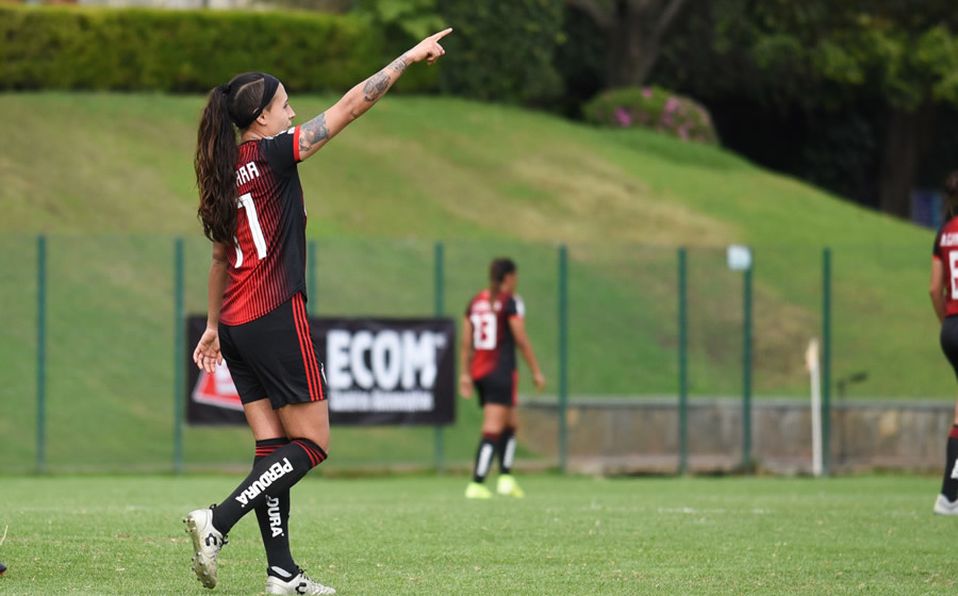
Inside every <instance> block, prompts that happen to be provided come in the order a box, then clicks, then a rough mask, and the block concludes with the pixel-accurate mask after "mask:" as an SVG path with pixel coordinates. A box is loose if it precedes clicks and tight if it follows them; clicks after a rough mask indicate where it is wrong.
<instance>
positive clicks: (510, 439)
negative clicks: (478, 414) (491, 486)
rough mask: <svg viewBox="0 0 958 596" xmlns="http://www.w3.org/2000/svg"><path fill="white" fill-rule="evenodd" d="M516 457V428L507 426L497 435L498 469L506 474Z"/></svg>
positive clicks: (510, 469)
mask: <svg viewBox="0 0 958 596" xmlns="http://www.w3.org/2000/svg"><path fill="white" fill-rule="evenodd" d="M515 458H516V429H514V428H513V427H511V426H507V427H506V428H504V429H503V431H502V435H501V436H500V437H499V471H500V472H501V473H503V474H508V473H510V472H511V471H512V462H513V461H514V460H515Z"/></svg>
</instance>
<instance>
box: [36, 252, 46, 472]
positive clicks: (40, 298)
mask: <svg viewBox="0 0 958 596" xmlns="http://www.w3.org/2000/svg"><path fill="white" fill-rule="evenodd" d="M46 381H47V239H46V236H43V235H40V236H37V461H36V466H37V472H39V473H41V474H42V473H44V472H46V471H47V403H46V402H47V384H46Z"/></svg>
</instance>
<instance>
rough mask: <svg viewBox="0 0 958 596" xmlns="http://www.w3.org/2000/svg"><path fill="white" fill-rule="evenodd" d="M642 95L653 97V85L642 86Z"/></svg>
mask: <svg viewBox="0 0 958 596" xmlns="http://www.w3.org/2000/svg"><path fill="white" fill-rule="evenodd" d="M642 97H644V98H646V99H649V98H650V97H652V87H642Z"/></svg>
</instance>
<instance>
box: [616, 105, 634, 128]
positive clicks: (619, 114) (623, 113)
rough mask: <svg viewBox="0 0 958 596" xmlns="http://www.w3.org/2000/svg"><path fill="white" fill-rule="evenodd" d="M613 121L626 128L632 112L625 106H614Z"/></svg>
mask: <svg viewBox="0 0 958 596" xmlns="http://www.w3.org/2000/svg"><path fill="white" fill-rule="evenodd" d="M615 121H616V122H618V123H619V126H621V127H622V128H628V127H629V126H631V125H632V114H630V113H629V111H628V110H626V109H625V108H616V109H615Z"/></svg>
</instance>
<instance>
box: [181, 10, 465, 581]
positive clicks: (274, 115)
mask: <svg viewBox="0 0 958 596" xmlns="http://www.w3.org/2000/svg"><path fill="white" fill-rule="evenodd" d="M451 31H452V30H451V29H447V30H445V31H442V32H440V33H437V34H435V35H432V36H430V37H427V38H426V39H424V40H423V41H421V42H420V43H419V44H417V45H416V46H415V47H413V48H412V49H411V50H409V51H408V52H406V53H405V54H403V55H402V56H400V57H399V58H396V59H395V60H394V61H393V62H392V63H391V64H389V65H388V66H387V67H385V68H383V69H382V70H381V71H379V72H378V73H376V74H375V75H373V76H372V77H370V78H369V79H368V80H366V81H365V82H363V83H360V84H359V85H356V86H355V87H354V88H353V89H351V90H350V91H349V92H348V93H346V95H344V96H343V97H342V99H340V100H339V101H338V102H337V103H336V104H335V105H333V106H332V107H331V108H329V109H328V110H326V111H325V112H323V113H322V114H320V115H318V116H316V117H315V118H313V119H312V120H310V121H309V122H307V123H305V124H303V125H301V126H292V120H293V118H294V117H295V116H296V114H295V112H293V109H292V107H290V105H289V102H288V97H287V95H286V90H285V89H284V88H283V85H282V83H280V82H279V81H278V80H277V79H276V78H275V77H273V76H271V75H268V74H265V73H256V72H254V73H244V74H240V75H237V76H235V77H233V79H232V80H231V81H230V82H229V83H227V84H225V85H220V86H219V87H217V88H215V89H213V90H212V91H211V92H210V94H209V98H208V101H207V105H206V108H205V109H204V111H203V115H202V118H201V120H200V127H199V134H198V140H197V148H196V158H195V166H196V179H197V185H198V187H199V190H200V207H199V217H200V219H201V220H202V222H203V231H204V233H205V234H206V236H207V237H208V238H209V239H210V240H211V241H212V242H213V262H212V264H211V266H210V274H209V294H208V297H209V311H208V318H207V324H206V331H205V332H204V333H203V337H202V338H201V339H200V341H199V344H198V345H197V346H196V350H195V351H194V353H193V360H194V361H195V362H196V365H197V366H198V367H199V368H201V369H203V370H205V371H206V372H207V373H210V374H212V373H213V372H214V370H215V368H216V366H217V364H219V363H220V362H222V360H223V359H224V358H225V360H226V363H227V366H228V367H229V371H230V375H231V376H232V378H233V381H234V383H235V384H236V389H237V391H238V392H239V395H240V398H241V400H242V402H243V409H244V412H245V414H246V420H247V422H248V423H249V426H250V429H251V430H252V432H253V438H254V439H255V441H256V451H255V459H254V463H253V469H252V471H251V472H250V474H249V476H247V477H246V479H245V480H243V481H242V482H241V483H240V484H239V486H237V487H236V489H235V490H234V491H233V493H232V494H230V495H229V496H227V497H226V499H224V500H223V501H222V502H221V503H220V504H219V505H216V506H214V507H211V508H210V509H197V510H195V511H192V512H190V513H189V514H188V515H187V516H186V518H185V519H184V522H185V523H186V526H187V531H188V532H189V533H190V534H191V537H192V540H193V550H194V557H193V570H194V572H195V573H196V575H197V577H198V579H199V580H200V581H201V582H202V583H203V585H204V586H206V587H207V588H213V587H214V586H215V585H216V567H217V565H216V559H217V556H218V554H219V552H220V549H221V548H222V547H223V545H225V544H226V543H227V540H226V534H227V533H228V532H229V531H230V529H232V527H233V526H234V525H235V524H236V523H237V522H238V521H239V520H240V518H242V517H243V516H244V515H246V514H247V513H249V512H250V511H256V517H257V519H258V520H259V526H260V533H261V535H262V539H263V545H264V547H265V548H266V556H267V578H266V592H267V593H268V594H335V592H336V591H335V590H334V589H332V588H330V587H328V586H324V585H322V584H320V583H318V582H315V581H313V580H311V579H310V578H309V577H308V576H307V575H306V574H305V573H303V571H302V570H301V569H300V568H299V566H297V565H296V563H295V562H294V561H293V558H292V555H291V554H290V550H289V525H288V520H289V489H290V487H292V486H293V485H294V484H296V482H298V481H299V480H300V479H301V478H302V477H303V476H305V475H306V473H307V472H309V470H311V469H312V468H314V467H315V466H317V465H319V464H320V463H322V462H323V461H324V460H325V459H326V450H327V447H328V443H329V411H328V408H327V403H326V387H325V384H326V379H325V374H324V372H323V365H322V363H320V362H319V361H318V360H317V358H316V341H315V335H314V333H313V331H312V329H310V324H309V320H308V318H307V316H306V282H305V272H306V212H305V208H304V202H303V189H302V186H301V185H300V181H299V174H298V171H297V164H298V163H299V162H301V161H303V160H305V159H307V158H308V157H311V156H312V155H314V154H315V153H316V152H317V151H318V150H319V149H321V148H322V147H323V146H324V145H325V144H326V143H328V142H329V140H330V139H332V138H333V137H334V136H336V134H337V133H339V132H340V131H342V130H343V129H344V128H345V127H346V126H347V125H348V124H349V123H350V122H352V121H353V120H355V119H356V118H358V117H360V116H361V115H363V114H364V113H365V112H366V111H367V110H368V109H370V108H371V107H372V106H373V105H374V104H375V103H376V102H377V101H378V100H379V98H380V97H382V96H383V94H384V93H386V91H388V90H389V88H390V87H391V86H392V84H393V83H394V82H395V81H396V80H397V79H398V78H399V77H400V76H401V75H402V74H403V72H404V71H405V70H406V67H407V66H409V65H410V64H413V63H416V62H420V61H422V60H426V61H427V62H429V63H432V62H435V61H436V60H437V59H438V58H439V57H441V56H442V55H443V54H444V53H445V51H444V50H443V48H442V46H441V45H440V44H439V40H440V39H442V38H443V37H445V36H446V35H448V34H449V33H450V32H451ZM237 132H238V133H239V146H237ZM410 165H413V166H414V165H415V164H410Z"/></svg>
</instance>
